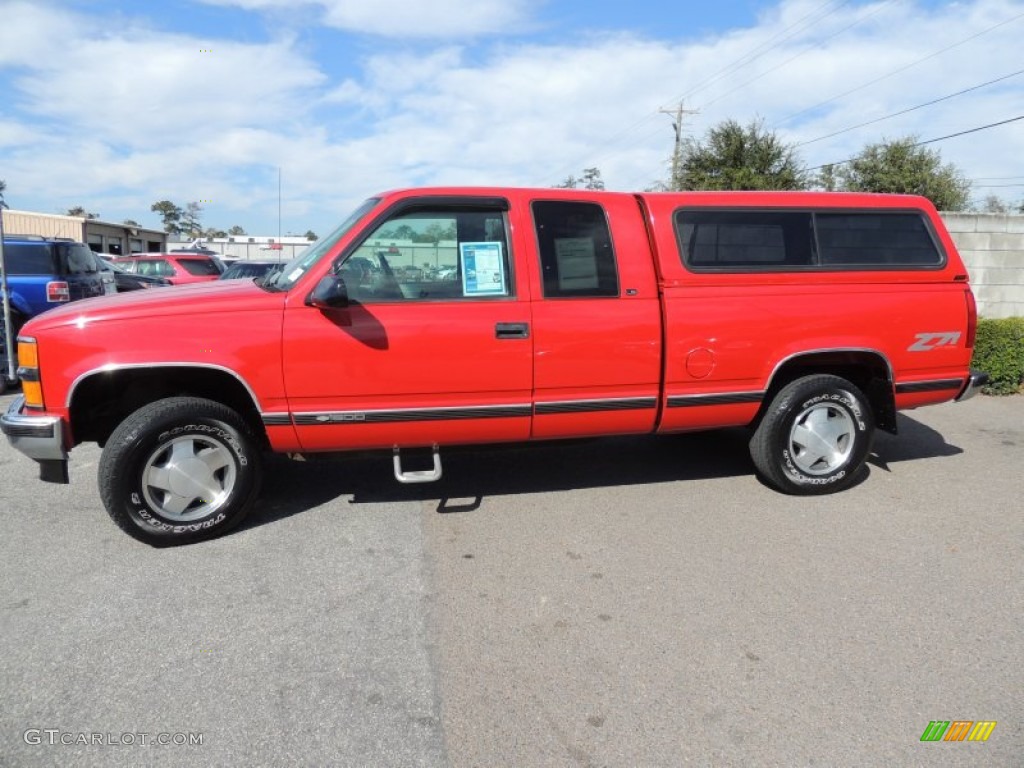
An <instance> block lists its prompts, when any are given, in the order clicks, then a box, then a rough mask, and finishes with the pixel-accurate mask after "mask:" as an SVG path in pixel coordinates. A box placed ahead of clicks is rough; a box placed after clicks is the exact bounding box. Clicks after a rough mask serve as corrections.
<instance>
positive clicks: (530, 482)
mask: <svg viewBox="0 0 1024 768" xmlns="http://www.w3.org/2000/svg"><path fill="white" fill-rule="evenodd" d="M899 431H900V434H899V436H898V437H895V436H892V435H889V434H887V433H882V432H880V433H878V434H877V435H876V439H875V443H874V449H873V451H872V453H871V455H870V456H869V457H868V461H867V465H866V466H865V467H864V471H862V473H861V477H860V478H858V484H859V483H860V482H863V481H864V479H866V478H867V476H868V475H869V474H870V471H871V468H872V467H875V468H878V469H881V470H883V471H886V472H889V471H891V469H890V465H891V464H893V463H897V462H901V461H911V460H915V459H923V458H932V457H940V456H954V455H956V454H959V453H962V450H961V449H960V448H958V447H956V446H954V445H950V444H949V443H947V442H946V440H945V438H943V436H942V435H941V434H940V433H938V432H937V431H935V430H934V429H932V428H931V427H928V426H926V425H924V424H922V423H921V422H919V421H916V420H914V419H912V418H910V417H908V416H905V415H903V414H900V415H899ZM749 436H750V433H749V432H748V431H747V430H746V429H723V430H716V431H711V432H694V433H687V434H677V435H641V436H631V437H615V438H597V439H593V440H570V441H549V442H543V443H533V444H529V445H525V444H516V445H487V446H464V447H458V448H447V449H443V450H442V451H441V456H442V459H443V464H444V476H443V477H442V478H441V480H439V481H438V482H436V483H427V484H418V485H402V484H400V483H398V482H397V481H396V480H395V478H394V475H393V474H392V468H391V456H390V454H388V453H386V452H383V451H381V452H377V453H358V454H350V455H340V456H339V455H336V456H331V457H325V458H313V459H311V460H309V461H304V462H297V461H291V460H289V459H287V458H284V457H282V456H276V455H275V456H268V457H267V460H266V463H265V466H264V481H263V493H262V496H261V498H260V501H259V502H258V503H257V505H256V508H255V509H254V510H253V512H252V514H251V515H250V517H249V519H248V521H247V522H246V523H245V524H244V525H243V528H252V527H256V526H261V525H266V524H268V523H273V522H276V521H278V520H283V519H285V518H288V517H291V516H292V515H295V514H299V513H301V512H304V511H306V510H308V509H314V508H316V507H318V506H320V505H322V504H325V503H328V502H331V501H334V500H336V499H338V498H339V497H343V496H350V497H351V499H350V500H349V503H351V504H373V503H389V502H401V501H419V502H432V503H436V511H437V512H439V513H451V512H472V511H474V510H476V509H477V508H479V507H480V505H481V503H482V501H483V499H485V498H487V497H488V496H500V495H516V494H531V493H544V492H551V491H569V490H575V489H580V488H605V487H616V486H623V485H644V484H650V483H666V482H679V481H686V480H711V479H720V478H727V477H749V476H752V475H753V474H754V467H753V464H752V463H751V460H750V456H749V453H748V450H747V441H748V440H749ZM414 458H415V457H409V458H408V459H407V458H406V457H405V455H404V454H403V463H404V465H405V468H406V469H407V470H408V469H417V468H424V467H426V464H425V463H422V464H420V465H417V464H416V463H415V462H414V461H413V460H412V459H414ZM419 458H421V459H424V460H425V459H426V458H427V457H426V454H424V455H422V456H420V457H419Z"/></svg>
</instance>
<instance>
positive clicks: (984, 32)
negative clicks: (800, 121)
mask: <svg viewBox="0 0 1024 768" xmlns="http://www.w3.org/2000/svg"><path fill="white" fill-rule="evenodd" d="M1021 17H1024V13H1019V14H1017V15H1016V16H1013V17H1012V18H1009V19H1006V20H1005V21H1001V22H999V23H998V24H993V25H992V26H991V27H988V28H987V29H984V30H982V31H981V32H978V33H976V34H973V35H971V36H970V37H965V38H964V39H963V40H959V41H957V42H955V43H953V44H952V45H947V46H946V47H945V48H941V49H939V50H938V51H935V52H933V53H930V54H928V55H927V56H925V57H923V58H920V59H918V60H917V61H912V62H911V63H910V64H907V65H906V66H903V67H900V68H899V69H895V70H893V71H892V72H890V73H889V74H887V75H883V76H882V77H877V78H875V79H874V80H871V81H869V82H867V83H864V84H862V85H858V86H857V87H856V88H851V89H850V90H848V91H845V92H844V93H840V94H839V95H838V96H833V97H832V98H830V99H826V100H825V101H819V102H818V103H817V104H815V105H813V106H811V107H807V109H802V110H800V111H799V112H794V113H793V114H791V115H789V116H788V117H784V118H783V119H782V120H779V121H778V122H777V123H775V124H774V125H772V128H777V127H778V126H780V125H784V124H785V123H788V122H789V121H790V120H792V119H793V118H794V117H799V116H800V115H805V114H807V113H808V112H811V111H813V110H815V109H817V108H818V107H823V106H825V105H826V104H831V103H832V102H833V101H836V100H838V99H842V98H845V97H846V96H849V95H850V94H851V93H856V92H857V91H862V90H864V89H865V88H868V87H869V86H872V85H875V84H876V83H880V82H882V81H883V80H888V79H889V78H890V77H893V76H895V75H898V74H899V73H900V72H905V71H906V70H908V69H911V68H912V67H916V66H917V65H918V64H922V63H924V62H926V61H928V60H929V59H934V58H935V57H936V56H940V55H942V54H943V53H946V52H947V51H951V50H953V49H954V48H958V47H959V46H961V45H964V44H965V43H969V42H970V41H972V40H975V39H977V38H979V37H981V36H982V35H987V34H988V33H989V32H992V31H994V30H996V29H999V27H1004V26H1006V25H1007V24H1010V23H1012V22H1014V21H1017V19H1019V18H1021Z"/></svg>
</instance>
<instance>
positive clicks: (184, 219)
mask: <svg viewBox="0 0 1024 768" xmlns="http://www.w3.org/2000/svg"><path fill="white" fill-rule="evenodd" d="M202 218H203V206H201V205H200V204H199V203H186V204H185V210H184V211H182V214H181V232H182V234H185V235H188V236H189V237H199V236H200V235H201V234H202V233H203V223H202Z"/></svg>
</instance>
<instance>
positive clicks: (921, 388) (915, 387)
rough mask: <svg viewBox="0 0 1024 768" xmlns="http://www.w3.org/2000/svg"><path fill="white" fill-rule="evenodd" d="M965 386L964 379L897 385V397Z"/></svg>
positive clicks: (911, 382)
mask: <svg viewBox="0 0 1024 768" xmlns="http://www.w3.org/2000/svg"><path fill="white" fill-rule="evenodd" d="M963 385H964V380H963V379H935V380H934V381H910V382H907V383H906V384H897V385H896V394H897V395H907V394H910V393H911V392H938V391H940V390H943V389H960V388H961V387H962V386H963Z"/></svg>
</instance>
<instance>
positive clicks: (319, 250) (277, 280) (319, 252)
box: [260, 197, 380, 291]
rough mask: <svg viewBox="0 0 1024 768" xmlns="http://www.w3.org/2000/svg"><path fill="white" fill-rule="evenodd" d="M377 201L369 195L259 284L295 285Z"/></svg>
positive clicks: (271, 286)
mask: <svg viewBox="0 0 1024 768" xmlns="http://www.w3.org/2000/svg"><path fill="white" fill-rule="evenodd" d="M379 202H380V199H379V198H376V197H371V198H370V199H369V200H367V201H366V202H364V203H363V204H362V205H360V206H359V207H358V208H356V209H355V211H353V212H352V214H351V215H350V216H349V217H348V218H347V219H345V221H343V222H342V223H341V226H339V227H338V228H337V229H335V230H334V231H333V232H331V234H329V235H327V236H326V237H324V238H321V239H320V240H317V241H316V242H315V243H313V244H312V245H311V246H309V247H308V248H307V249H306V250H304V251H303V252H302V253H300V254H299V255H298V256H296V257H295V258H294V259H292V260H291V261H289V262H287V263H286V264H284V265H283V266H282V267H281V269H280V270H279V271H278V272H275V273H274V274H273V275H272V276H270V277H267V278H264V279H263V280H262V281H261V282H260V285H262V286H263V287H264V288H268V289H270V290H275V291H287V290H288V289H289V288H291V287H292V286H293V285H295V283H297V282H298V281H299V278H301V277H302V276H303V275H304V274H306V273H307V272H308V271H309V270H310V269H311V268H312V267H313V265H314V264H316V263H317V262H318V261H320V259H322V258H323V257H324V254H326V253H327V252H328V251H330V250H331V249H332V248H333V247H334V245H335V244H336V243H337V242H338V241H339V240H340V239H341V238H342V237H344V236H345V234H346V233H347V232H348V231H349V230H350V229H352V227H354V226H355V225H356V224H357V223H358V222H359V221H360V219H362V218H363V216H365V215H366V214H367V213H369V212H370V211H371V210H372V209H373V207H374V206H375V205H377V203H379Z"/></svg>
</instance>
